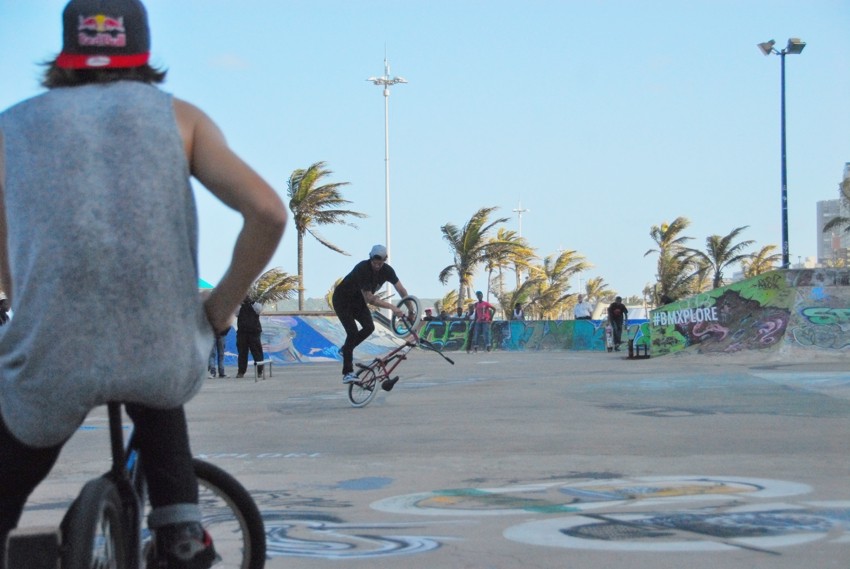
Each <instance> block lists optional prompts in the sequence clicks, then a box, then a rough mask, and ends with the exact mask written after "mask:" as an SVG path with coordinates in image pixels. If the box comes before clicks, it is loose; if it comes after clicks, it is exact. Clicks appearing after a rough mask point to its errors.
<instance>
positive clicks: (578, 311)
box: [573, 294, 593, 320]
mask: <svg viewBox="0 0 850 569" xmlns="http://www.w3.org/2000/svg"><path fill="white" fill-rule="evenodd" d="M573 314H574V315H575V319H576V320H590V319H591V317H592V316H593V308H592V307H591V306H590V303H589V302H587V301H586V300H585V299H584V295H583V294H580V295H578V302H576V306H575V308H574V309H573Z"/></svg>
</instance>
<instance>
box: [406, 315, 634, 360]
mask: <svg viewBox="0 0 850 569" xmlns="http://www.w3.org/2000/svg"><path fill="white" fill-rule="evenodd" d="M645 322H646V321H643V320H635V321H632V322H630V323H629V326H628V338H630V339H633V340H634V341H635V343H638V344H642V343H648V342H649V339H648V328H645V326H644V325H643V323H645ZM606 323H607V322H606V321H605V320H529V321H518V320H510V321H508V320H497V321H495V322H493V323H492V325H491V328H490V348H491V349H493V350H512V351H523V350H529V351H539V350H599V351H604V350H605V325H606ZM471 324H472V323H471V322H469V321H467V320H448V321H432V322H425V323H424V325H423V326H422V329H421V330H420V335H421V336H422V337H423V338H424V339H426V340H428V341H429V342H431V343H433V344H435V345H436V346H439V347H440V349H441V350H443V351H447V352H454V351H461V350H466V349H467V348H468V346H469V345H470V344H471V342H472V332H471V328H472V326H471ZM624 339H625V333H624Z"/></svg>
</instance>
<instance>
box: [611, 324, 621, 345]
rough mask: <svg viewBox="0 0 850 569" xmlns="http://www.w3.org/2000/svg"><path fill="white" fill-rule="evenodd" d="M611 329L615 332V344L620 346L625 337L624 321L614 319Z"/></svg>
mask: <svg viewBox="0 0 850 569" xmlns="http://www.w3.org/2000/svg"><path fill="white" fill-rule="evenodd" d="M611 329H612V331H613V332H614V346H619V345H620V344H622V343H623V342H622V341H621V340H622V339H623V321H622V320H620V321H619V322H618V321H617V320H612V321H611Z"/></svg>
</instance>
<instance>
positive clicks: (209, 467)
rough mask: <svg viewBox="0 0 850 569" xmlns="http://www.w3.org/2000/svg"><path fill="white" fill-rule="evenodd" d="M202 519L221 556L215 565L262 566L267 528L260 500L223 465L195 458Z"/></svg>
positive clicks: (219, 568)
mask: <svg viewBox="0 0 850 569" xmlns="http://www.w3.org/2000/svg"><path fill="white" fill-rule="evenodd" d="M193 463H194V466H195V474H196V475H197V477H198V491H199V496H198V505H199V506H200V507H201V515H202V516H203V520H202V523H203V524H204V527H205V528H206V530H207V531H208V532H209V533H210V535H211V536H212V538H213V544H214V545H215V550H216V552H217V553H218V555H219V556H220V557H221V561H219V562H218V563H216V564H215V565H214V567H215V568H216V569H263V567H264V566H265V564H266V529H265V526H264V525H263V518H262V516H261V515H260V511H259V510H258V509H257V504H256V503H255V502H254V500H253V499H252V498H251V495H250V494H249V493H248V491H247V490H245V488H244V486H242V485H241V484H240V483H239V481H238V480H236V479H235V478H234V477H232V476H231V475H230V474H228V473H227V472H225V471H224V470H222V469H221V468H219V467H217V466H215V465H214V464H210V463H209V462H204V461H203V460H199V459H194V460H193Z"/></svg>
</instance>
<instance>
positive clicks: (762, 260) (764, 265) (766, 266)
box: [741, 245, 782, 279]
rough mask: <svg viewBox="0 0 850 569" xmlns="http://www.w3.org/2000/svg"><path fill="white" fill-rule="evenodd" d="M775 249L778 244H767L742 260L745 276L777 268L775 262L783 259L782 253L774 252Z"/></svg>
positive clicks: (752, 275) (749, 276)
mask: <svg viewBox="0 0 850 569" xmlns="http://www.w3.org/2000/svg"><path fill="white" fill-rule="evenodd" d="M774 249H776V245H765V246H764V247H762V248H761V249H760V250H759V251H758V252H756V253H753V254H752V255H751V256H750V258H749V259H744V260H743V261H741V268H743V269H744V278H746V279H748V278H751V277H755V276H757V275H760V274H762V273H766V272H768V271H772V270H773V269H775V268H776V267H775V264H776V263H778V262H779V261H781V260H782V254H780V253H772V252H771V251H773V250H774Z"/></svg>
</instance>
